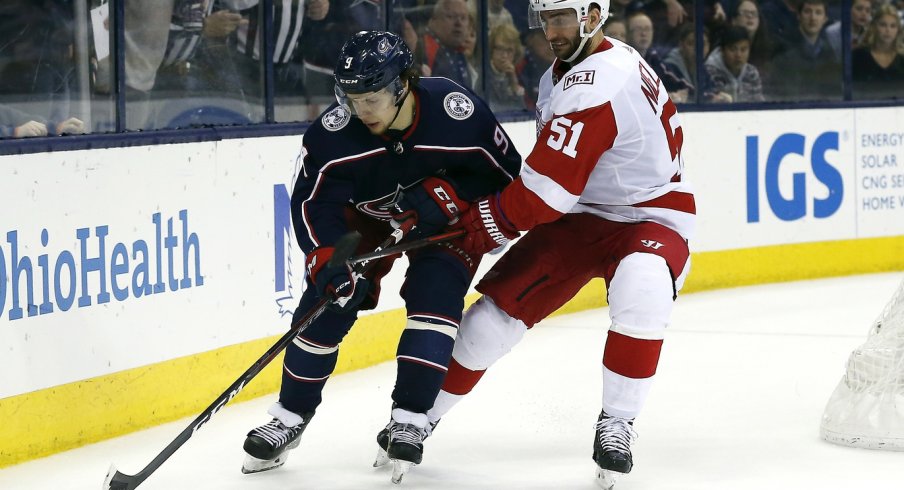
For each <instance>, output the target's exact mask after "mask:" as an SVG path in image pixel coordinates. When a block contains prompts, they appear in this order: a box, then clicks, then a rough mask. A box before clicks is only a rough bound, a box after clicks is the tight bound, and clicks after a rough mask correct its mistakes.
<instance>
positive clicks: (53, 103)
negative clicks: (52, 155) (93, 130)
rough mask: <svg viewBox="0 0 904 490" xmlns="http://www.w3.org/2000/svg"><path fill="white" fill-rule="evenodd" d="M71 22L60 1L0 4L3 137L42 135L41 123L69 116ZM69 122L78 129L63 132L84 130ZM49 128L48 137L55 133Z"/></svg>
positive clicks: (72, 94) (72, 90)
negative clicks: (3, 104)
mask: <svg viewBox="0 0 904 490" xmlns="http://www.w3.org/2000/svg"><path fill="white" fill-rule="evenodd" d="M74 23H75V20H74V18H73V5H72V3H71V2H68V1H65V0H44V1H41V2H35V1H33V0H31V1H28V0H7V1H4V2H2V3H0V98H2V99H3V102H4V103H6V104H8V105H9V106H8V107H3V108H2V110H3V111H4V117H3V125H4V129H3V134H2V135H3V136H17V135H18V136H39V135H40V136H43V135H46V134H48V131H47V129H48V128H47V127H46V126H45V125H44V123H45V122H46V120H47V119H50V120H54V121H62V120H64V119H69V118H70V116H71V114H72V112H73V109H75V107H74V106H73V104H72V102H73V99H74V98H75V97H76V94H77V91H76V90H77V86H76V76H75V68H76V63H75V56H74V52H75V25H74ZM22 110H24V111H27V113H28V114H34V115H28V116H26V115H25V113H24V112H22ZM5 116H9V117H5ZM73 120H74V121H78V123H79V125H78V127H72V128H68V127H67V129H68V130H67V131H66V132H68V133H82V132H84V130H85V128H84V126H83V125H82V124H81V121H80V120H78V119H73ZM60 124H62V123H60ZM23 126H24V127H23ZM55 126H57V124H55V123H51V127H50V131H49V134H60V131H58V130H57V128H56V127H55Z"/></svg>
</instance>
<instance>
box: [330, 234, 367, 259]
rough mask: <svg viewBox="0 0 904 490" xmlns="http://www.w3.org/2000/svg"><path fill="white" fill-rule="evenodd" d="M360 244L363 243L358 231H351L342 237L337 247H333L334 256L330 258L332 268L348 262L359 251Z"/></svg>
mask: <svg viewBox="0 0 904 490" xmlns="http://www.w3.org/2000/svg"><path fill="white" fill-rule="evenodd" d="M359 243H361V234H360V233H358V232H357V231H350V232H348V233H346V234H345V235H342V237H341V238H339V241H337V242H336V245H334V246H333V248H334V250H333V256H332V257H330V262H329V265H330V266H331V267H333V266H337V265H340V264H342V262H345V261H346V260H348V258H349V257H351V256H352V254H354V253H355V250H357V249H358V244H359Z"/></svg>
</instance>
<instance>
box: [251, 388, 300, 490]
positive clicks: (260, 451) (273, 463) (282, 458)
mask: <svg viewBox="0 0 904 490" xmlns="http://www.w3.org/2000/svg"><path fill="white" fill-rule="evenodd" d="M268 413H269V414H270V415H272V416H273V420H271V421H270V422H267V423H266V424H264V425H262V426H260V427H257V428H255V429H252V430H251V432H249V433H248V437H247V438H246V439H245V444H244V446H243V448H244V449H245V453H246V454H245V461H244V462H243V463H242V473H245V474H249V473H260V472H261V471H267V470H272V469H274V468H279V467H280V466H282V465H284V464H285V463H286V460H287V459H289V451H291V450H292V449H295V448H296V447H298V445H299V443H301V434H302V433H303V432H304V430H305V428H307V426H308V422H309V421H310V420H311V417H313V416H314V413H313V412H311V413H306V414H303V415H299V414H296V413H294V412H290V411H288V410H286V409H285V408H283V406H282V404H280V403H279V402H276V403H275V404H274V405H273V406H272V407H270V410H268Z"/></svg>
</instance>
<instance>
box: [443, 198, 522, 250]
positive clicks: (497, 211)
mask: <svg viewBox="0 0 904 490" xmlns="http://www.w3.org/2000/svg"><path fill="white" fill-rule="evenodd" d="M452 228H453V229H456V228H461V229H463V230H465V233H466V234H465V236H463V237H462V238H459V239H458V240H456V241H455V242H454V243H455V244H456V245H457V246H458V247H459V248H461V249H462V250H464V251H465V253H467V254H468V255H471V256H473V257H480V256H481V255H483V254H485V253H487V252H489V251H491V250H493V249H495V248H497V247H501V246H503V245H505V244H506V243H508V242H510V241H512V240H513V239H515V238H518V236H519V235H520V233H519V232H518V230H517V229H516V228H515V226H514V225H513V224H512V223H511V222H509V220H508V219H507V218H506V217H505V214H503V212H502V209H501V208H500V207H499V194H494V195H492V196H489V197H487V198H486V199H482V200H480V201H477V202H476V203H475V204H473V205H471V207H470V208H468V210H467V211H465V212H464V213H462V215H461V218H460V219H459V221H458V223H457V224H455V225H454V226H453V227H452Z"/></svg>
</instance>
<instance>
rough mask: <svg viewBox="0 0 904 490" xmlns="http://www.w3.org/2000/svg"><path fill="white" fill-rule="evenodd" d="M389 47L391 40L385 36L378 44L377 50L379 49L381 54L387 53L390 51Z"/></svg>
mask: <svg viewBox="0 0 904 490" xmlns="http://www.w3.org/2000/svg"><path fill="white" fill-rule="evenodd" d="M389 48H390V46H389V40H388V39H386V38H385V37H384V38H383V39H380V42H379V44H377V51H379V53H380V54H386V52H387V51H389Z"/></svg>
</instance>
